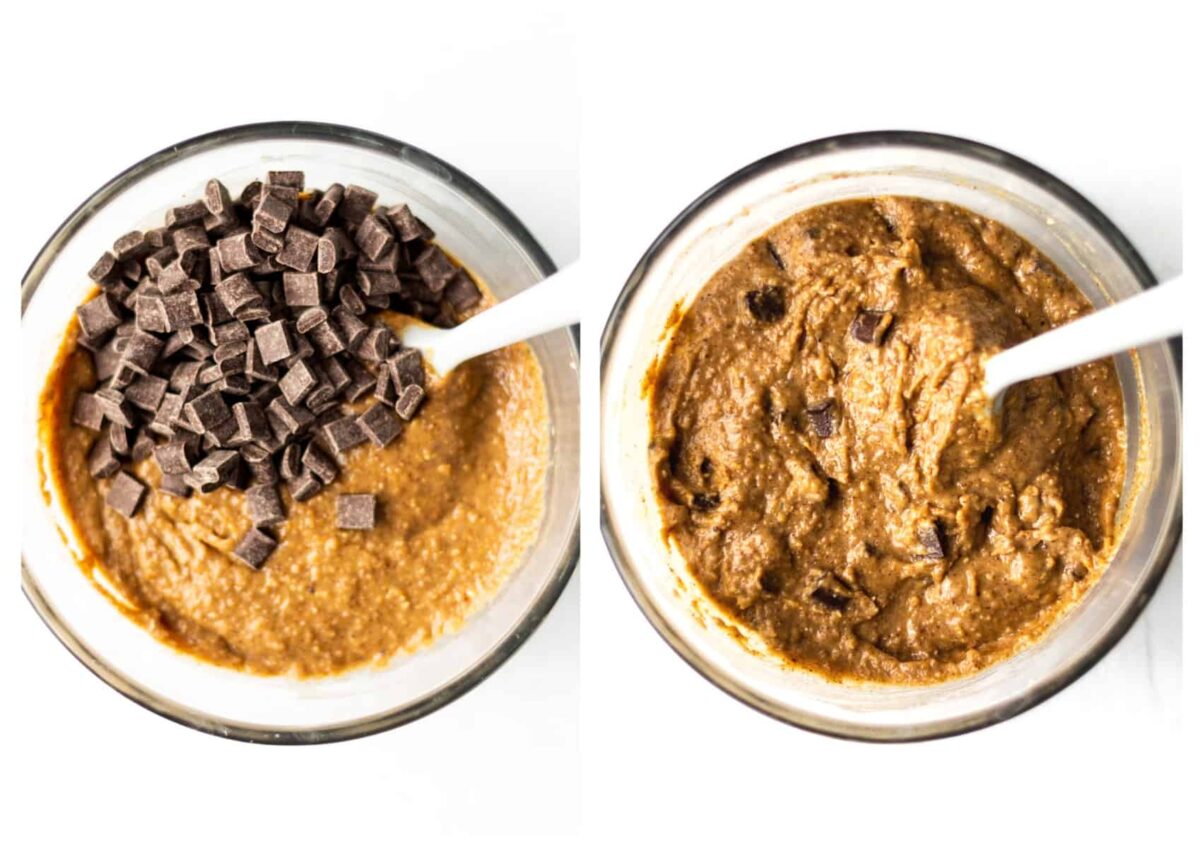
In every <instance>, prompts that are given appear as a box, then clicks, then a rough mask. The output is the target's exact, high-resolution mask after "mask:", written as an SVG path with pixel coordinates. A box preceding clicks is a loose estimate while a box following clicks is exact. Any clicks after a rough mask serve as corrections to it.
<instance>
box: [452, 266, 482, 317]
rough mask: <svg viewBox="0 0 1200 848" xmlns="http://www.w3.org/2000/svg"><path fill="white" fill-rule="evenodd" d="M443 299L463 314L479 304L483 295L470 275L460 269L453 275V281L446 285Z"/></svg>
mask: <svg viewBox="0 0 1200 848" xmlns="http://www.w3.org/2000/svg"><path fill="white" fill-rule="evenodd" d="M445 297H446V300H447V302H449V304H450V305H451V306H453V307H454V308H455V309H457V310H458V311H459V312H464V311H466V310H468V309H470V308H471V307H472V306H474V305H475V304H477V303H479V301H480V300H482V299H483V294H482V293H481V292H480V291H479V286H477V285H475V281H474V280H472V279H471V277H470V275H469V274H467V272H466V271H463V270H461V269H460V270H459V272H458V273H457V274H455V275H454V279H452V280H451V281H450V282H449V283H448V284H447V285H446V290H445Z"/></svg>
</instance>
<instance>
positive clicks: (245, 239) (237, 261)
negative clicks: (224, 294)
mask: <svg viewBox="0 0 1200 848" xmlns="http://www.w3.org/2000/svg"><path fill="white" fill-rule="evenodd" d="M250 236H251V233H238V234H236V235H232V236H226V237H225V238H223V239H221V240H219V241H218V242H217V255H218V256H219V257H220V259H221V267H222V268H224V269H225V272H226V273H230V274H231V273H234V272H235V271H245V270H246V269H247V268H253V267H254V266H255V265H257V264H258V263H259V262H262V261H263V258H264V254H263V252H262V251H261V250H259V249H258V248H257V247H255V245H254V243H253V242H252V241H251V240H250Z"/></svg>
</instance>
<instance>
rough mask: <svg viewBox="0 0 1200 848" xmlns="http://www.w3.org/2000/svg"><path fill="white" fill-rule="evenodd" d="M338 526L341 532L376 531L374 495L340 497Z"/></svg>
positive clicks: (338, 500)
mask: <svg viewBox="0 0 1200 848" xmlns="http://www.w3.org/2000/svg"><path fill="white" fill-rule="evenodd" d="M337 526H338V529H339V530H374V529H375V496H374V495H338V499H337Z"/></svg>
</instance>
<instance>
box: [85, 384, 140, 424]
mask: <svg viewBox="0 0 1200 848" xmlns="http://www.w3.org/2000/svg"><path fill="white" fill-rule="evenodd" d="M92 396H93V397H94V398H95V399H96V402H97V403H98V404H100V408H101V409H103V410H104V417H105V418H107V419H108V420H109V421H112V422H114V423H116V424H120V425H121V426H122V427H132V426H133V409H132V407H131V405H130V404H129V402H128V401H126V400H125V395H124V393H122V392H120V391H118V390H117V389H113V388H103V389H97V390H96V391H95V393H94V394H93V395H92Z"/></svg>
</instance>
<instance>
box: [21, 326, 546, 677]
mask: <svg viewBox="0 0 1200 848" xmlns="http://www.w3.org/2000/svg"><path fill="white" fill-rule="evenodd" d="M389 317H392V316H389ZM394 317H395V319H396V320H397V321H399V320H401V316H394ZM76 332H77V325H76V324H75V322H74V321H72V326H71V330H70V331H69V332H68V333H67V337H66V339H65V341H64V345H63V349H62V352H61V353H60V356H59V360H58V364H57V366H56V368H55V370H54V372H53V373H52V374H51V376H50V378H49V381H48V383H47V386H46V389H45V392H44V395H43V417H42V445H43V450H45V451H46V452H47V458H48V459H49V466H50V477H51V482H52V484H53V485H54V486H55V488H56V489H57V490H58V491H59V493H60V494H61V496H62V499H63V501H64V503H65V505H66V508H67V510H68V513H69V518H70V520H71V522H72V523H73V525H74V530H75V535H76V536H77V537H78V539H79V541H80V542H81V544H82V546H83V548H84V550H85V552H86V557H85V562H83V563H81V565H83V566H84V567H85V568H88V569H90V568H91V567H92V566H93V565H99V566H101V567H102V569H103V571H104V573H105V575H106V576H107V577H108V578H109V579H110V580H111V581H112V583H113V584H114V585H115V586H116V588H117V589H119V591H120V593H121V594H122V595H123V596H124V597H125V599H126V600H128V602H129V603H130V604H131V605H132V609H131V610H130V611H129V614H130V615H131V616H132V617H134V618H135V619H136V620H138V621H139V622H141V623H142V624H143V625H144V626H145V627H146V628H147V629H148V630H149V631H150V632H151V633H152V634H154V635H155V636H157V637H158V638H160V639H163V640H164V641H167V642H169V643H171V644H172V645H174V646H176V647H178V648H181V649H183V650H185V651H188V652H190V653H193V654H196V655H198V656H200V657H202V658H204V659H207V660H210V661H212V662H215V663H219V664H222V665H227V666H234V667H237V668H239V669H243V670H246V671H253V672H258V673H264V674H279V673H289V672H290V673H294V674H297V675H300V676H307V675H323V674H331V673H335V672H339V671H343V670H345V669H347V668H350V667H352V666H356V665H360V664H363V663H369V662H382V661H385V660H387V659H388V658H389V657H391V656H392V655H393V654H395V653H396V652H398V651H406V652H408V651H413V650H415V649H418V648H420V647H422V646H424V645H426V644H428V643H430V642H431V641H433V640H435V639H437V638H438V637H439V636H441V635H442V634H444V633H446V632H449V631H452V630H454V629H455V628H457V627H458V626H459V625H460V624H461V623H462V621H463V620H464V619H465V618H466V617H467V616H468V615H470V614H471V613H472V612H473V611H475V610H476V609H478V608H479V607H480V606H481V605H482V604H483V603H485V602H486V601H487V600H488V599H489V598H490V597H491V596H492V595H493V594H495V592H496V591H497V589H498V588H499V587H500V585H501V584H502V583H503V582H504V580H505V578H506V577H507V576H508V575H509V573H510V572H511V571H512V569H513V568H514V567H515V566H516V564H517V563H518V562H519V561H520V559H521V557H522V555H523V554H524V552H525V551H526V549H527V548H528V547H529V545H530V544H531V543H532V542H533V540H534V538H535V536H536V534H537V531H538V527H539V525H540V522H541V517H542V511H543V498H544V494H545V473H546V466H547V450H548V438H549V435H548V423H547V412H546V399H545V393H544V387H543V383H542V377H541V371H540V369H539V367H538V364H537V361H536V359H535V358H534V356H533V353H532V351H531V350H530V349H529V348H528V346H526V345H516V346H513V347H510V348H506V349H504V350H500V351H496V352H495V353H491V354H488V355H486V356H483V357H479V358H477V359H475V360H472V361H470V362H467V363H465V364H463V365H461V366H459V367H458V368H457V369H455V370H454V371H453V372H452V373H451V374H450V375H449V377H447V378H446V380H445V381H443V382H441V383H439V384H436V385H433V386H431V387H430V391H429V394H428V396H427V398H426V400H425V404H424V406H423V407H422V409H421V413H420V415H417V416H416V417H415V418H414V419H413V421H412V422H411V423H409V424H407V425H406V426H405V430H404V432H403V433H402V435H401V436H400V437H399V438H398V439H396V440H395V441H393V442H392V443H391V444H389V445H388V446H387V447H385V448H382V449H377V448H373V447H365V448H360V449H357V450H355V451H352V452H351V453H350V456H349V464H348V465H347V466H345V467H344V468H343V469H342V472H341V474H340V475H339V476H338V478H337V480H336V481H335V482H334V483H333V484H332V485H330V486H329V487H328V488H327V489H326V490H324V491H322V492H321V494H320V495H318V496H317V497H315V498H313V499H312V500H309V501H305V502H303V503H296V502H294V501H292V499H291V497H290V495H288V494H286V493H285V494H284V498H285V504H286V507H287V512H288V520H287V521H286V523H284V524H283V525H281V526H280V528H279V547H278V548H277V549H276V550H275V552H274V554H273V555H272V556H271V559H270V561H269V563H268V564H267V565H266V566H265V567H263V568H262V569H261V570H260V571H256V570H254V569H251V568H248V567H247V566H246V565H244V564H242V563H240V562H238V561H237V560H235V559H234V558H233V557H232V556H231V555H230V552H231V551H232V549H233V547H234V545H235V544H237V541H238V539H240V538H241V536H242V535H243V534H244V533H245V532H246V530H247V529H248V528H249V526H250V521H249V519H248V518H247V517H246V514H245V506H244V503H243V500H244V499H243V496H242V494H241V493H240V492H236V491H233V490H230V489H220V490H218V491H216V492H213V493H211V494H198V493H197V494H193V495H192V496H191V497H190V498H188V499H185V500H180V499H177V498H174V497H172V496H170V495H167V494H165V493H163V492H160V491H158V488H157V487H158V482H159V470H158V466H157V465H156V463H155V462H154V460H153V459H147V460H144V461H142V462H141V463H139V464H138V465H137V466H135V468H134V472H135V473H136V475H137V476H138V477H139V478H140V479H142V480H144V481H146V482H147V483H148V484H149V485H150V487H151V491H150V493H149V494H148V495H147V496H146V502H145V506H144V507H143V509H142V511H141V512H139V513H138V514H137V515H136V516H135V517H134V518H133V519H126V518H124V517H123V516H121V515H120V514H118V513H117V512H115V511H114V510H112V509H109V508H106V507H105V505H104V496H105V494H106V493H107V491H108V488H109V485H110V481H107V480H101V481H96V480H93V479H92V478H91V476H90V475H89V473H88V467H87V455H88V451H89V449H90V447H91V445H92V442H93V441H94V440H95V439H96V438H97V434H96V433H93V432H92V431H90V430H86V429H84V428H82V427H78V426H75V425H73V424H72V423H71V409H72V406H73V404H74V402H75V395H76V394H77V393H78V392H80V391H86V390H89V389H90V388H92V387H93V386H94V385H95V382H96V381H95V375H94V372H93V368H92V363H91V358H90V357H89V356H88V355H87V353H86V352H85V351H82V350H76V348H75V336H76ZM346 492H356V493H361V492H373V493H376V494H377V495H378V497H379V501H380V505H381V507H380V515H379V520H378V523H377V525H376V527H375V529H374V530H372V531H370V532H362V531H339V530H338V529H337V528H336V523H335V516H334V513H335V504H336V500H337V497H336V496H337V495H338V494H339V493H346Z"/></svg>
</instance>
